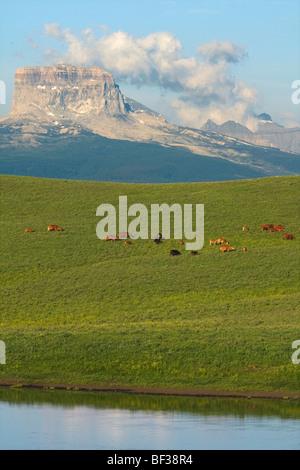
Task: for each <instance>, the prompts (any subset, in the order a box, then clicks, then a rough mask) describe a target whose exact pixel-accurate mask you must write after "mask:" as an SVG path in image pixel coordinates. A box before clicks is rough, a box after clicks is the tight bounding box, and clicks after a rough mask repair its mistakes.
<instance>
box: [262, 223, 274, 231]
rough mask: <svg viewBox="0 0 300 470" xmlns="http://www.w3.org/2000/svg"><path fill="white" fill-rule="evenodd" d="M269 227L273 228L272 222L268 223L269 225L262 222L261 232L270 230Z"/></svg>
mask: <svg viewBox="0 0 300 470" xmlns="http://www.w3.org/2000/svg"><path fill="white" fill-rule="evenodd" d="M270 228H273V224H269V225H266V224H262V226H261V231H262V232H263V231H264V230H270Z"/></svg>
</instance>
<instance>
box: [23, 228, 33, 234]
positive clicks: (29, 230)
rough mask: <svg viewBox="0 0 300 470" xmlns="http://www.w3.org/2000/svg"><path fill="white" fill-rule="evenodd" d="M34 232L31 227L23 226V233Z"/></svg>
mask: <svg viewBox="0 0 300 470" xmlns="http://www.w3.org/2000/svg"><path fill="white" fill-rule="evenodd" d="M30 232H34V229H33V228H25V233H30Z"/></svg>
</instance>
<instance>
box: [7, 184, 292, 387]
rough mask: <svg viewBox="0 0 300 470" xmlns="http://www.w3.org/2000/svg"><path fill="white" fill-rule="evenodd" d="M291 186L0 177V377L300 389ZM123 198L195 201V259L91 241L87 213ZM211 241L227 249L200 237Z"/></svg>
mask: <svg viewBox="0 0 300 470" xmlns="http://www.w3.org/2000/svg"><path fill="white" fill-rule="evenodd" d="M299 189H300V177H297V176H286V177H275V178H263V179H254V180H243V181H233V182H231V181H230V182H221V183H182V184H181V183H176V184H141V185H139V184H123V183H99V182H85V181H70V180H52V179H42V178H30V177H21V176H1V313H0V340H2V341H4V342H5V345H6V364H2V365H1V364H0V383H1V382H2V383H19V384H23V383H26V384H28V383H32V384H34V383H41V384H45V385H48V386H51V385H53V384H56V385H65V386H78V387H79V386H90V387H94V386H99V387H101V386H103V387H112V388H114V387H116V388H118V387H120V388H122V387H123V388H138V387H140V388H151V389H155V388H157V389H165V390H167V389H168V390H175V389H178V388H180V389H182V390H184V389H185V390H198V389H199V390H200V389H201V390H203V389H206V390H215V391H220V392H221V391H235V392H237V391H240V392H249V393H250V392H253V391H262V392H282V393H285V394H286V395H287V396H288V395H289V394H295V393H296V394H297V393H298V394H300V392H299V391H300V364H299V365H296V364H293V362H292V359H291V358H292V354H293V352H294V350H293V349H292V343H293V341H295V340H300V308H299V247H300V241H299V238H300V233H299V227H300V220H299V194H300V191H299ZM120 195H127V197H128V206H130V205H131V204H133V203H142V204H145V205H146V206H147V207H148V209H149V214H150V205H151V204H153V203H159V204H161V203H163V202H165V203H167V204H169V205H171V204H173V203H180V204H182V205H183V204H185V203H186V204H188V203H190V204H204V211H205V244H204V247H203V248H202V250H200V251H199V254H198V256H191V254H190V252H189V251H186V250H185V249H184V247H180V246H179V241H178V240H163V242H162V243H161V244H160V245H156V244H155V243H154V242H153V240H134V241H133V244H132V245H130V246H124V242H123V241H118V242H104V241H102V240H99V239H98V238H97V236H96V225H97V223H98V222H99V220H100V219H99V217H96V209H97V207H98V205H99V204H102V203H110V204H113V205H114V206H115V207H116V208H118V198H119V196H120ZM129 220H130V219H129ZM262 223H266V224H270V223H277V224H283V225H284V226H285V228H286V232H287V233H292V234H293V235H294V236H295V237H296V239H295V240H292V241H289V240H283V234H282V233H270V232H261V230H260V226H261V224H262ZM48 224H57V225H60V226H61V227H63V229H64V231H63V232H47V225H48ZM243 225H247V226H248V227H249V229H250V230H249V232H243V231H242V226H243ZM27 227H30V228H34V229H35V232H34V233H24V230H25V228H27ZM221 236H222V237H226V238H227V239H228V240H229V242H230V244H231V245H233V246H234V247H235V251H234V252H231V253H220V252H219V247H218V246H210V245H209V240H210V239H211V238H212V239H216V238H218V237H221ZM244 246H246V247H247V252H243V250H242V248H243V247H244ZM170 249H178V250H179V251H181V253H182V255H181V256H177V257H172V256H170V255H169V252H170Z"/></svg>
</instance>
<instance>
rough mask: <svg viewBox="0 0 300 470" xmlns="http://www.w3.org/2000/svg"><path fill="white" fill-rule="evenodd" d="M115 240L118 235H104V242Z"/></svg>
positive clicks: (117, 238)
mask: <svg viewBox="0 0 300 470" xmlns="http://www.w3.org/2000/svg"><path fill="white" fill-rule="evenodd" d="M116 240H119V237H118V236H117V237H116V236H115V235H107V236H106V237H105V241H106V242H108V241H116Z"/></svg>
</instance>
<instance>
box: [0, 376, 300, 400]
mask: <svg viewBox="0 0 300 470" xmlns="http://www.w3.org/2000/svg"><path fill="white" fill-rule="evenodd" d="M1 388H14V389H21V388H24V389H37V390H60V391H63V390H65V391H76V392H114V393H128V394H135V395H161V396H182V397H202V398H248V399H250V398H264V399H271V400H272V399H273V400H299V401H300V393H297V392H281V391H269V392H267V391H260V390H256V391H248V392H242V391H233V390H231V391H229V390H212V389H182V388H168V387H157V388H152V387H122V386H113V387H111V386H110V387H109V386H97V385H93V386H88V385H85V386H84V385H77V386H76V385H60V384H48V383H19V382H17V381H11V382H8V381H7V382H2V381H1V380H0V389H1Z"/></svg>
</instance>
